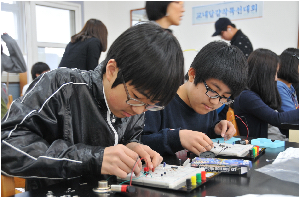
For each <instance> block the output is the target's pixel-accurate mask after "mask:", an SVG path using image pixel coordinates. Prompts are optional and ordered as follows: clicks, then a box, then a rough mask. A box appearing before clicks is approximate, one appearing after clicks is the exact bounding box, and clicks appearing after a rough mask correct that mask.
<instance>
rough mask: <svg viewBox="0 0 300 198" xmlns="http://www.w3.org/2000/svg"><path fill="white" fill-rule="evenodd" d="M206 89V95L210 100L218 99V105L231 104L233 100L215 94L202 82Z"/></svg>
mask: <svg viewBox="0 0 300 198" xmlns="http://www.w3.org/2000/svg"><path fill="white" fill-rule="evenodd" d="M203 83H204V85H205V88H206V93H205V94H206V95H207V96H208V97H210V98H213V99H215V98H219V101H220V103H222V104H225V105H229V104H231V103H233V102H234V100H232V99H230V98H226V97H223V96H220V95H219V94H218V93H217V92H215V91H214V90H212V89H211V88H209V86H207V84H206V82H205V81H204V82H203Z"/></svg>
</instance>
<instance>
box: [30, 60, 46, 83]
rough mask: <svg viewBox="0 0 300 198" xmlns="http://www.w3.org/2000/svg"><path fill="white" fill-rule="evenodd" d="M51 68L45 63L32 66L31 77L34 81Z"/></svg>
mask: <svg viewBox="0 0 300 198" xmlns="http://www.w3.org/2000/svg"><path fill="white" fill-rule="evenodd" d="M49 70H50V67H49V66H48V65H47V64H46V63H43V62H37V63H35V64H34V65H32V68H31V77H32V80H34V79H36V74H39V75H40V74H42V73H43V72H46V71H49Z"/></svg>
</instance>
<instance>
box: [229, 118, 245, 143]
mask: <svg viewBox="0 0 300 198" xmlns="http://www.w3.org/2000/svg"><path fill="white" fill-rule="evenodd" d="M234 116H236V117H237V118H239V119H240V120H241V122H242V123H243V124H244V125H245V126H246V128H247V138H246V140H247V139H248V136H249V128H248V123H247V119H246V118H245V117H244V116H241V117H243V118H245V122H246V124H245V122H244V121H243V120H242V118H240V117H239V116H238V115H234ZM231 117H232V115H230V118H231ZM233 120H236V118H235V119H233ZM233 120H231V121H230V122H232V121H233Z"/></svg>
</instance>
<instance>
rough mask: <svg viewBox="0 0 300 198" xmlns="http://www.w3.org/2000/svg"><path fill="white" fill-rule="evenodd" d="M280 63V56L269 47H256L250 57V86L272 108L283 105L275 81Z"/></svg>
mask: <svg viewBox="0 0 300 198" xmlns="http://www.w3.org/2000/svg"><path fill="white" fill-rule="evenodd" d="M278 64H280V59H279V56H278V55H277V54H276V53H274V52H272V51H271V50H268V49H263V48H259V49H256V50H254V51H253V52H252V53H251V54H250V55H249V57H248V65H249V74H248V88H249V89H250V90H251V91H253V92H255V93H257V94H258V95H259V96H260V98H261V99H262V101H264V103H266V104H267V105H268V106H269V107H271V108H272V109H279V108H280V106H281V98H280V95H279V92H278V89H277V82H276V81H275V75H276V72H277V66H278Z"/></svg>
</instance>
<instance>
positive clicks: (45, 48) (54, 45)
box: [26, 1, 81, 79]
mask: <svg viewBox="0 0 300 198" xmlns="http://www.w3.org/2000/svg"><path fill="white" fill-rule="evenodd" d="M80 11H81V5H80V4H76V3H69V2H41V1H36V2H26V18H28V19H29V18H31V21H32V23H31V24H26V30H27V32H28V37H27V43H30V44H29V45H28V55H29V54H32V56H30V57H31V59H29V60H28V67H30V69H31V66H32V65H33V64H34V63H36V62H40V61H41V62H45V63H47V64H48V65H49V67H50V68H51V69H56V68H57V67H58V65H59V63H60V60H61V58H62V56H63V53H64V51H65V48H66V46H67V44H68V43H69V42H70V40H71V36H72V35H74V34H75V33H76V32H79V31H80V30H81V12H80ZM30 45H31V46H30ZM28 79H31V77H30V76H28Z"/></svg>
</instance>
